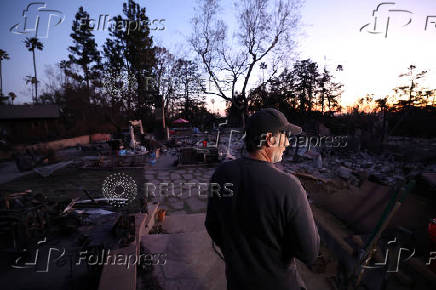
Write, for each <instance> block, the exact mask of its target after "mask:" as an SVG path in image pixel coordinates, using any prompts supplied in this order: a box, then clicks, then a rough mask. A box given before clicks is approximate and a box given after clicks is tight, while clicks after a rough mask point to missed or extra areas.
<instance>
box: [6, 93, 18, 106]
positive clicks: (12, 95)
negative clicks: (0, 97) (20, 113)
mask: <svg viewBox="0 0 436 290" xmlns="http://www.w3.org/2000/svg"><path fill="white" fill-rule="evenodd" d="M8 96H9V98H11V104H12V105H13V104H14V101H15V99H16V98H17V95H16V94H15V93H14V92H9V95H8Z"/></svg>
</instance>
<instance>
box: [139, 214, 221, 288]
mask: <svg viewBox="0 0 436 290" xmlns="http://www.w3.org/2000/svg"><path fill="white" fill-rule="evenodd" d="M181 216H183V215H178V216H177V219H178V218H179V217H181ZM187 216H189V215H187ZM168 218H169V217H168ZM190 219H192V220H194V221H195V222H194V223H197V226H192V227H190V228H189V230H192V231H189V232H185V233H172V234H156V235H146V236H144V237H143V238H142V245H143V246H144V247H145V248H147V249H148V250H149V252H150V253H152V254H163V255H164V257H165V259H166V262H165V264H164V265H161V264H160V265H155V266H153V276H155V277H156V279H157V281H158V282H159V285H160V286H161V287H162V288H163V289H165V290H173V289H174V290H175V289H192V290H203V289H204V290H206V289H208V290H209V289H212V290H225V289H226V278H225V274H224V273H225V266H224V262H223V261H222V260H221V259H220V258H219V257H218V256H217V255H216V253H215V252H214V250H213V248H212V241H211V239H210V237H209V235H208V233H207V232H206V230H204V229H203V230H201V229H199V228H200V227H199V226H198V221H199V220H201V217H200V216H199V215H195V217H194V216H193V217H191V216H189V217H186V216H184V217H182V218H181V219H180V220H179V221H183V223H182V224H184V225H186V223H185V222H186V221H188V220H190ZM203 219H204V215H203ZM172 220H173V219H169V220H167V222H169V223H168V224H169V225H173V224H177V223H178V222H177V221H176V219H174V220H173V221H172ZM168 224H167V225H168ZM182 228H183V227H178V226H174V227H172V226H170V229H171V230H181V229H182ZM161 257H162V256H161ZM161 260H162V259H161Z"/></svg>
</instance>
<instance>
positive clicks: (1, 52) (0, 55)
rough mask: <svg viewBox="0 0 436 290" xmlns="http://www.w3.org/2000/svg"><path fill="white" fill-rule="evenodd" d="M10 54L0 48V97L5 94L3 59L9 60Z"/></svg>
mask: <svg viewBox="0 0 436 290" xmlns="http://www.w3.org/2000/svg"><path fill="white" fill-rule="evenodd" d="M8 59H9V54H8V53H7V52H6V51H4V50H3V49H0V97H2V96H3V71H2V63H3V60H8Z"/></svg>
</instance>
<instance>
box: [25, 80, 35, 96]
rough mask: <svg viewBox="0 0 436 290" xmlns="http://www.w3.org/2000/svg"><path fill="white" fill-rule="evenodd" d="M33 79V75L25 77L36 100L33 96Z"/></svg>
mask: <svg viewBox="0 0 436 290" xmlns="http://www.w3.org/2000/svg"><path fill="white" fill-rule="evenodd" d="M33 80H34V78H33V77H32V76H26V77H25V78H24V81H25V82H26V85H28V84H30V89H31V94H32V100H34V98H33V87H34V85H33V83H34V81H33Z"/></svg>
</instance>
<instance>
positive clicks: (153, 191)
mask: <svg viewBox="0 0 436 290" xmlns="http://www.w3.org/2000/svg"><path fill="white" fill-rule="evenodd" d="M214 171H215V168H207V167H195V168H170V169H164V168H153V167H151V168H146V169H145V185H144V190H145V195H146V197H147V200H149V201H159V203H160V206H159V207H160V208H164V209H166V210H167V213H168V214H169V215H171V214H177V213H199V212H206V206H207V188H208V183H209V181H210V178H211V177H212V174H213V173H214Z"/></svg>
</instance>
